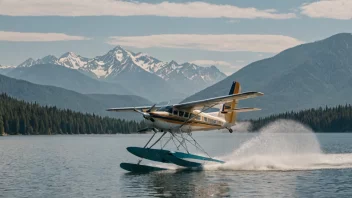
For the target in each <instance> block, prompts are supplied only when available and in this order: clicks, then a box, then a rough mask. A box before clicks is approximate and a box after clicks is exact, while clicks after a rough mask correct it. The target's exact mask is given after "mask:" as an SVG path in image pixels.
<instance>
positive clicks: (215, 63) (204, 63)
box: [191, 60, 231, 66]
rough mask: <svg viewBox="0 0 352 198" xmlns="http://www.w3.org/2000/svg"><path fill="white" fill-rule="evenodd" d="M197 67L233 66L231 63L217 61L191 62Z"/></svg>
mask: <svg viewBox="0 0 352 198" xmlns="http://www.w3.org/2000/svg"><path fill="white" fill-rule="evenodd" d="M191 63H194V64H196V65H207V66H208V65H223V66H231V63H229V62H226V61H215V60H194V61H191Z"/></svg>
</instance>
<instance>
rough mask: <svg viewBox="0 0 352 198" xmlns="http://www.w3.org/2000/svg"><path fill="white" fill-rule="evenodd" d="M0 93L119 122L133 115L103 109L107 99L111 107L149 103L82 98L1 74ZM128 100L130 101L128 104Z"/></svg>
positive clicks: (123, 98) (119, 98)
mask: <svg viewBox="0 0 352 198" xmlns="http://www.w3.org/2000/svg"><path fill="white" fill-rule="evenodd" d="M0 93H6V94H8V95H9V96H12V97H14V98H17V99H20V100H24V101H27V102H37V103H38V104H40V105H43V106H45V105H48V106H57V107H58V108H61V109H71V110H73V111H79V112H88V113H94V114H98V115H101V116H112V117H119V118H123V119H135V118H136V116H135V115H132V114H118V113H110V112H107V111H105V110H106V109H107V108H109V107H112V103H109V102H107V100H109V98H111V97H113V99H114V101H115V103H114V105H113V106H120V105H121V106H133V105H150V104H151V102H150V101H149V100H146V99H144V98H142V97H137V96H133V95H130V96H126V95H124V96H118V95H107V96H106V95H101V94H95V95H94V96H92V95H84V94H81V93H78V92H75V91H70V90H66V89H63V88H59V87H54V86H47V85H37V84H34V83H30V82H27V81H24V80H16V79H13V78H10V77H6V76H3V75H0ZM105 97H106V98H105ZM129 101H131V102H130V103H129Z"/></svg>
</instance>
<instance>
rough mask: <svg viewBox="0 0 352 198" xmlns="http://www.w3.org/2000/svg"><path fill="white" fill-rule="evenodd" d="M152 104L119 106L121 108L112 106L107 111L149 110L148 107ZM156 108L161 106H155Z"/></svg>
mask: <svg viewBox="0 0 352 198" xmlns="http://www.w3.org/2000/svg"><path fill="white" fill-rule="evenodd" d="M151 107H152V106H140V107H121V108H120V107H119V108H110V109H107V111H117V112H122V111H136V110H138V111H143V112H145V111H147V110H148V109H150V108H151ZM155 108H159V107H155Z"/></svg>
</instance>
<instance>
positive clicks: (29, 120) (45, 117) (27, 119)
mask: <svg viewBox="0 0 352 198" xmlns="http://www.w3.org/2000/svg"><path fill="white" fill-rule="evenodd" d="M141 128H143V123H142V122H136V121H126V120H121V119H115V118H109V117H101V116H98V115H94V114H87V113H79V112H74V111H72V110H68V109H65V110H64V109H58V108H57V107H55V106H52V107H51V106H40V105H38V104H37V103H29V102H25V101H19V100H17V99H14V98H12V97H9V96H8V95H6V94H0V135H1V134H9V135H52V134H115V133H131V132H136V131H138V130H139V129H141Z"/></svg>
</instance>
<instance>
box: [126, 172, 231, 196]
mask: <svg viewBox="0 0 352 198" xmlns="http://www.w3.org/2000/svg"><path fill="white" fill-rule="evenodd" d="M217 179H218V181H214V180H213V181H212V176H210V175H209V174H208V173H206V172H204V171H197V172H194V171H187V170H184V171H163V172H158V173H150V174H133V173H126V174H124V175H123V176H122V177H121V183H122V184H123V185H122V187H121V192H123V194H125V195H130V194H133V196H135V197H139V196H143V195H146V192H147V193H148V195H150V196H155V197H210V196H216V197H219V196H221V197H226V196H230V188H229V186H228V184H227V182H226V179H223V178H222V177H218V178H217ZM209 180H210V181H209ZM222 180H223V181H222Z"/></svg>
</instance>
